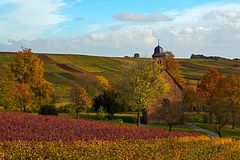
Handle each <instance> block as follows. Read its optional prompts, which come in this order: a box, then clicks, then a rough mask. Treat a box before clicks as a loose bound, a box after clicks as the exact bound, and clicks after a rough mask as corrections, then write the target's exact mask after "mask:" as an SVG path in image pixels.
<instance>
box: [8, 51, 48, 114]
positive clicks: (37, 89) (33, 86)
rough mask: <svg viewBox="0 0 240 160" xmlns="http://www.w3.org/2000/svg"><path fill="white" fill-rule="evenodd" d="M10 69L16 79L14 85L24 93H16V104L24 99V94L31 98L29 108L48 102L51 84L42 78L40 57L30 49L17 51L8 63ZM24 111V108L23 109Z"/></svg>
mask: <svg viewBox="0 0 240 160" xmlns="http://www.w3.org/2000/svg"><path fill="white" fill-rule="evenodd" d="M10 71H11V73H12V74H13V76H14V80H15V81H16V84H17V85H16V87H17V88H19V89H22V90H23V91H24V93H26V94H25V95H24V94H18V95H17V99H18V101H17V104H20V103H19V101H20V100H24V99H25V97H24V96H27V97H28V98H29V99H32V101H31V103H29V104H28V106H29V108H30V109H31V110H33V109H34V107H39V106H42V105H44V104H46V103H49V102H50V100H51V97H50V96H51V91H52V89H51V86H50V84H49V83H48V82H47V81H46V80H45V79H44V75H43V72H44V70H43V65H42V62H41V60H40V58H39V57H38V55H36V54H34V53H33V52H32V51H31V49H28V48H26V49H23V51H19V52H18V53H17V55H16V57H15V60H14V62H13V63H11V64H10ZM21 96H23V97H21ZM30 96H31V97H30ZM29 102H30V101H29ZM21 107H22V106H21ZM36 109H38V108H36ZM24 111H26V110H25V109H24Z"/></svg>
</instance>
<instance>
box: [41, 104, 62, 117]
mask: <svg viewBox="0 0 240 160" xmlns="http://www.w3.org/2000/svg"><path fill="white" fill-rule="evenodd" d="M39 114H41V115H58V112H57V109H56V108H55V106H54V105H44V106H42V107H41V108H40V111H39Z"/></svg>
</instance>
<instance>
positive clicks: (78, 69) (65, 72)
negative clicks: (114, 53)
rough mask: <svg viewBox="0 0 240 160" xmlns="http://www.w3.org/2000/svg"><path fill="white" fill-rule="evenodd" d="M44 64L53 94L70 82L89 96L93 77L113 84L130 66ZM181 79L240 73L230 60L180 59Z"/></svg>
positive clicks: (0, 56) (111, 61) (70, 58)
mask: <svg viewBox="0 0 240 160" xmlns="http://www.w3.org/2000/svg"><path fill="white" fill-rule="evenodd" d="M14 56H15V55H14V54H10V53H0V65H2V64H8V63H10V62H12V61H13V59H14ZM39 56H40V58H41V60H42V61H43V63H44V68H45V78H46V79H47V80H48V81H49V82H51V83H52V84H54V86H55V87H54V88H55V91H56V92H59V93H61V94H64V93H66V92H68V86H69V85H70V84H72V83H73V82H79V83H81V84H83V85H85V86H86V87H87V89H88V91H89V92H90V94H91V93H92V96H93V94H94V90H95V89H96V78H95V75H102V76H105V77H107V78H108V79H109V80H110V81H112V82H114V81H115V80H116V79H117V77H118V73H119V71H121V69H122V68H123V67H124V66H126V65H127V64H128V63H131V61H133V59H131V58H112V57H97V56H83V55H63V54H39ZM179 63H180V65H181V68H180V69H181V70H182V72H183V75H184V78H185V79H186V80H189V81H191V82H193V83H196V82H197V81H198V80H200V79H201V77H202V76H203V74H204V72H206V71H207V70H208V69H210V68H216V69H219V70H220V71H222V72H223V73H224V74H231V73H240V62H239V61H233V60H211V59H179Z"/></svg>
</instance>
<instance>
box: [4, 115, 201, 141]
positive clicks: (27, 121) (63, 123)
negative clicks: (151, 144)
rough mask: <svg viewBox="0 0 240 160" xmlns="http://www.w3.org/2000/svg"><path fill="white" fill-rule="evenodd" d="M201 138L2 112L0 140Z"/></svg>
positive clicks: (158, 130) (153, 130)
mask: <svg viewBox="0 0 240 160" xmlns="http://www.w3.org/2000/svg"><path fill="white" fill-rule="evenodd" d="M182 136H198V135H197V134H188V133H182V132H171V133H169V132H168V131H164V130H161V129H148V128H144V127H135V126H126V125H116V124H112V123H107V122H101V121H89V120H82V119H79V120H77V119H70V118H61V117H55V116H41V115H32V114H24V113H17V112H7V111H0V141H15V140H21V141H59V140H62V141H76V140H132V139H157V138H166V137H182Z"/></svg>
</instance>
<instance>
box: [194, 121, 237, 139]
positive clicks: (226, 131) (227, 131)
mask: <svg viewBox="0 0 240 160" xmlns="http://www.w3.org/2000/svg"><path fill="white" fill-rule="evenodd" d="M194 124H195V125H197V126H199V127H202V128H205V129H207V130H210V131H213V132H215V130H214V128H213V127H212V126H211V125H209V124H208V123H194ZM222 137H230V138H235V139H240V126H239V125H237V126H236V128H235V129H232V128H231V126H230V125H226V126H224V127H223V129H222Z"/></svg>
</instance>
